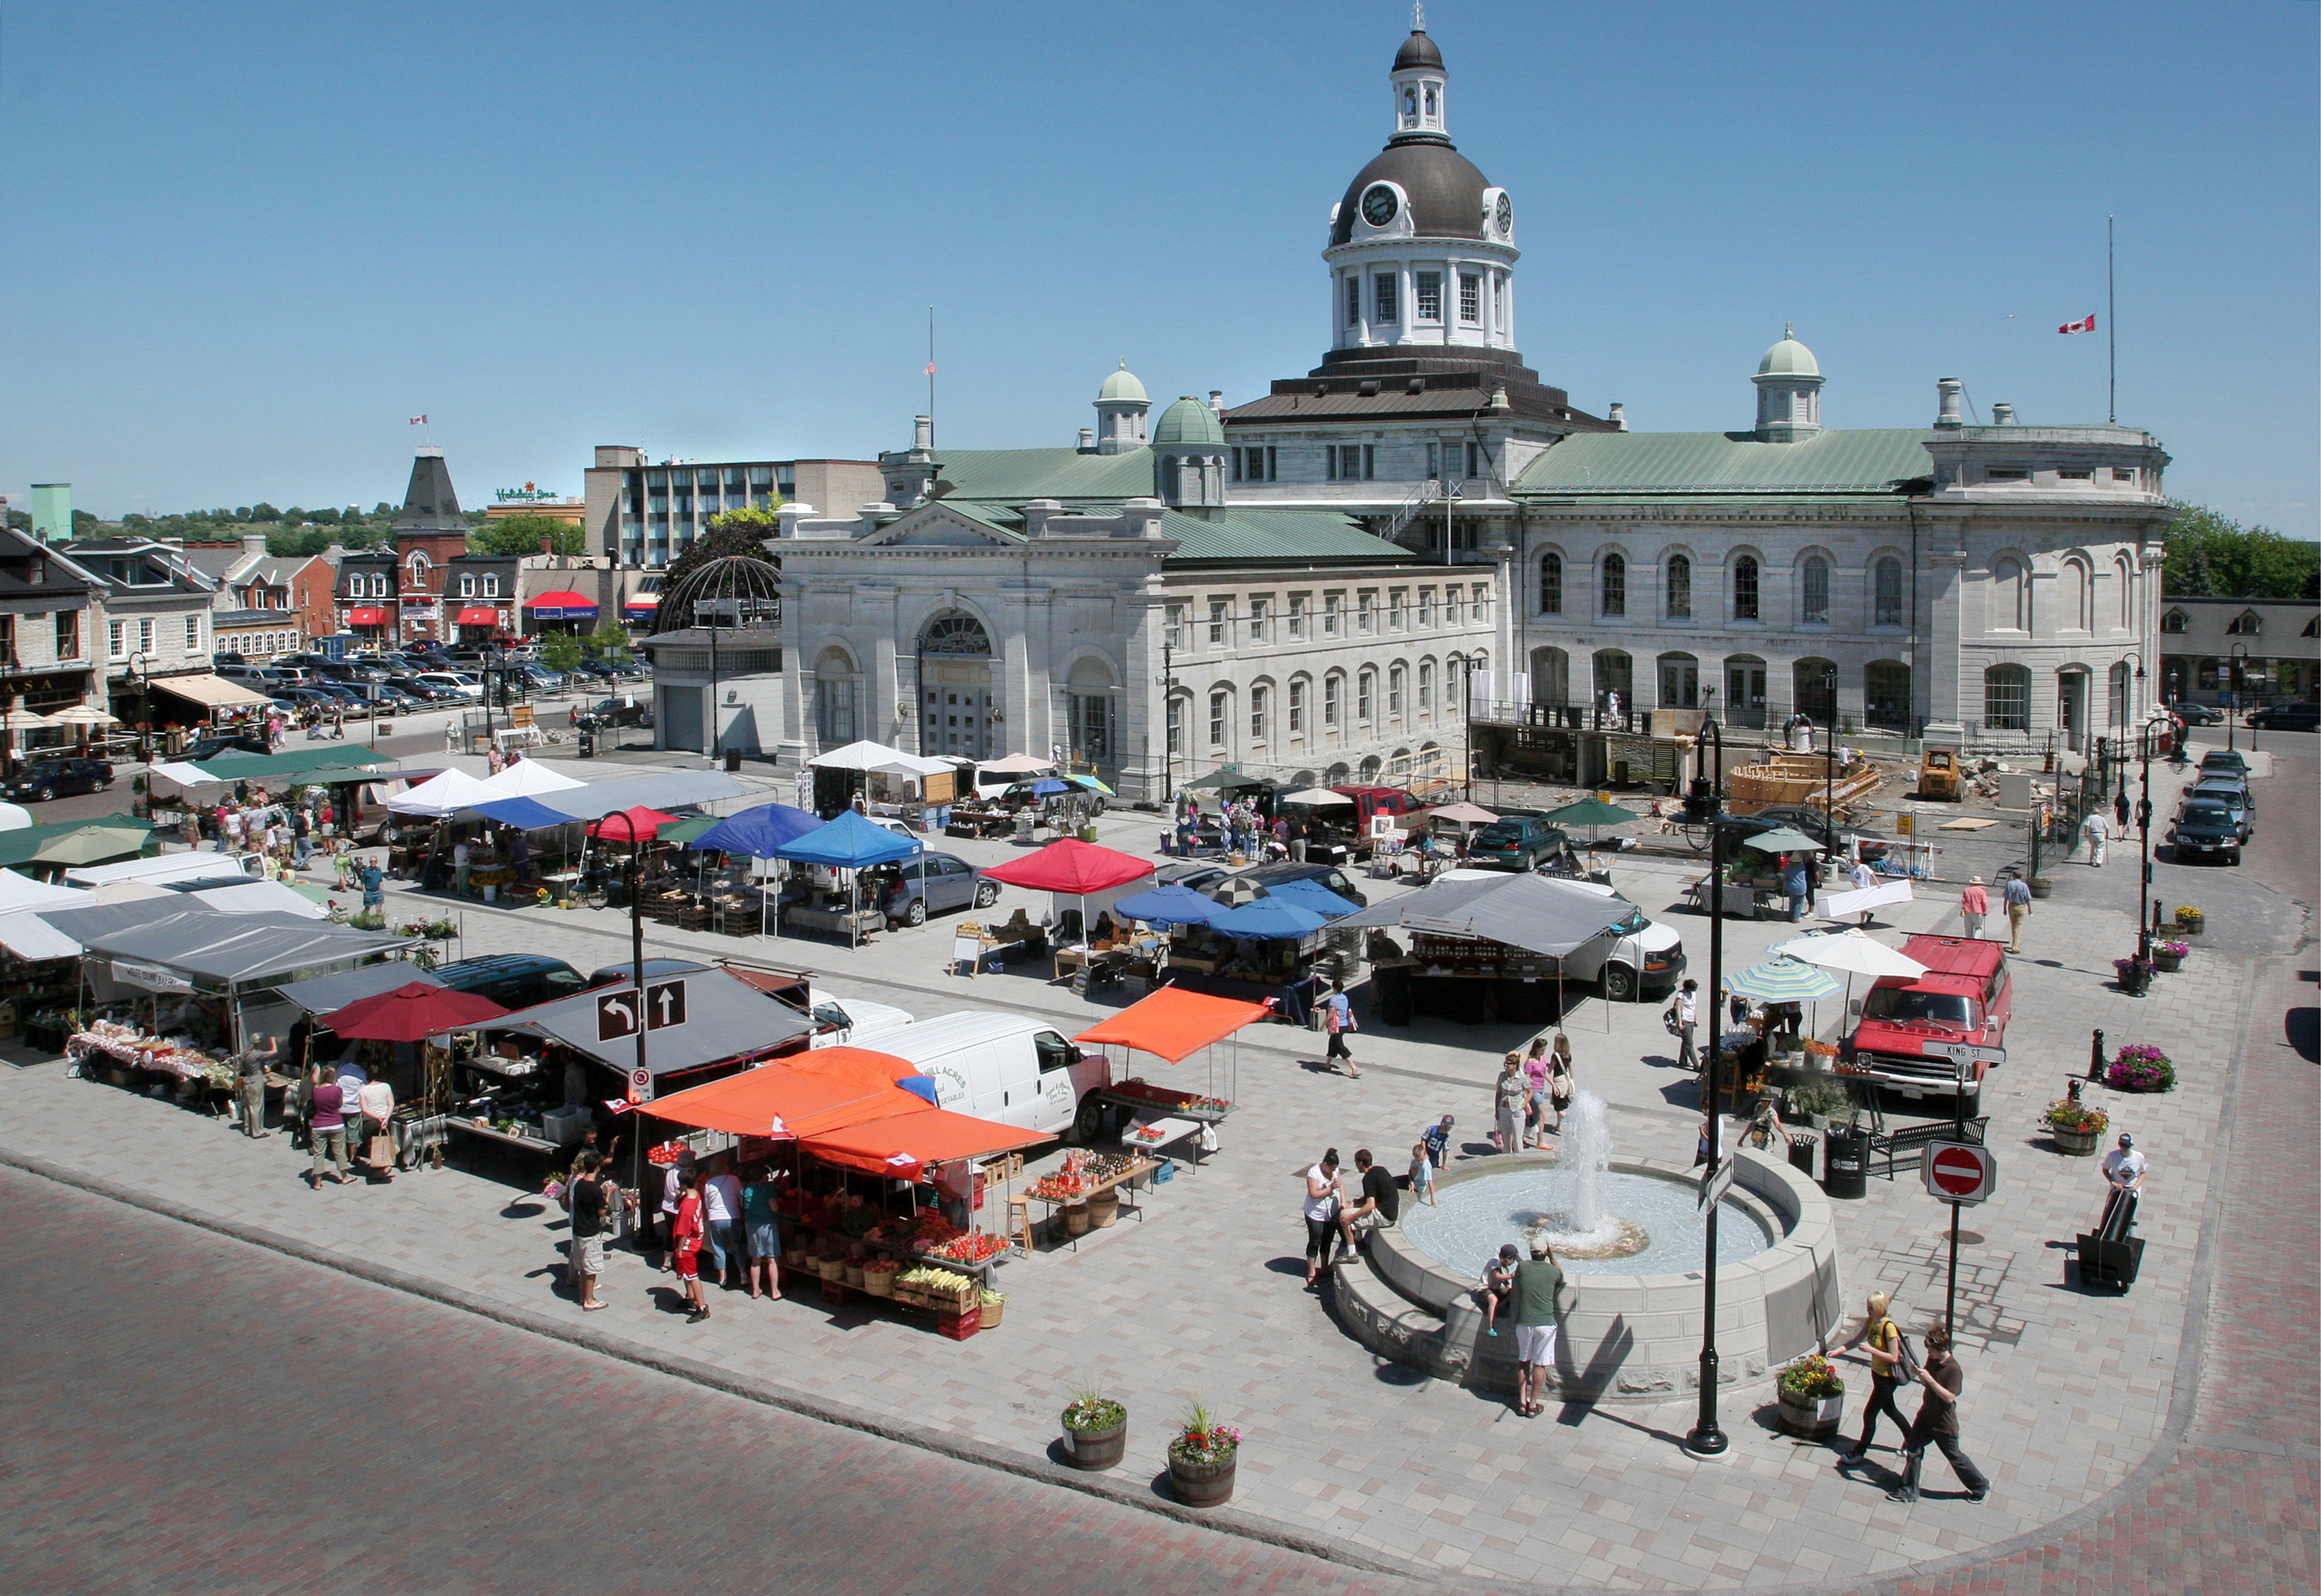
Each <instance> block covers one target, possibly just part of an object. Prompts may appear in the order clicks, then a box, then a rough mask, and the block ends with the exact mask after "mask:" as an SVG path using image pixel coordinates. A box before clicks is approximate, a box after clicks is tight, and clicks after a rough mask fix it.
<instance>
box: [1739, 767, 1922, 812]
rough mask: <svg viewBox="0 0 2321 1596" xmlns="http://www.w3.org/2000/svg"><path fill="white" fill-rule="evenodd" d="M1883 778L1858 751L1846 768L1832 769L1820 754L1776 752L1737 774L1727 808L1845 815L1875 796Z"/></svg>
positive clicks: (1743, 810)
mask: <svg viewBox="0 0 2321 1596" xmlns="http://www.w3.org/2000/svg"><path fill="white" fill-rule="evenodd" d="M1884 779H1885V778H1884V777H1883V776H1882V775H1881V774H1880V771H1879V769H1878V767H1877V766H1876V765H1875V764H1873V763H1871V762H1870V760H1868V759H1867V758H1865V757H1864V756H1863V755H1861V754H1860V753H1858V752H1857V753H1855V754H1853V755H1852V759H1851V760H1850V761H1849V762H1847V763H1844V764H1841V765H1834V766H1833V764H1832V763H1831V762H1830V761H1828V760H1827V759H1826V758H1825V757H1823V756H1821V755H1818V754H1810V753H1788V752H1772V753H1770V754H1769V755H1768V757H1767V758H1766V759H1765V760H1764V761H1763V762H1761V763H1759V764H1753V765H1743V766H1741V767H1740V768H1739V769H1738V770H1736V771H1734V772H1733V774H1732V775H1731V777H1730V778H1729V779H1728V782H1729V786H1728V791H1729V794H1730V797H1729V798H1728V801H1727V807H1728V808H1729V809H1730V810H1731V812H1732V813H1734V814H1735V815H1753V814H1755V813H1756V812H1757V811H1758V810H1760V809H1762V808H1764V807H1767V806H1768V805H1770V804H1802V805H1809V806H1811V807H1814V808H1816V809H1823V810H1827V809H1831V808H1834V809H1835V810H1836V812H1837V813H1838V814H1839V815H1843V814H1844V813H1845V812H1846V811H1847V810H1848V809H1851V808H1852V807H1855V806H1857V805H1859V804H1861V802H1862V801H1863V800H1864V799H1866V798H1869V796H1870V794H1871V793H1873V792H1875V791H1877V790H1878V784H1879V783H1880V781H1882V780H1884Z"/></svg>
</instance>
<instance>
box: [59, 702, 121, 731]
mask: <svg viewBox="0 0 2321 1596" xmlns="http://www.w3.org/2000/svg"><path fill="white" fill-rule="evenodd" d="M49 718H50V720H52V721H54V722H56V723H57V724H58V725H60V726H117V725H120V724H121V717H120V716H117V715H107V714H106V713H105V711H104V710H102V709H99V708H98V707H96V705H94V704H76V705H74V706H73V707H71V708H69V709H59V710H58V711H57V712H56V713H55V714H54V715H52V716H49Z"/></svg>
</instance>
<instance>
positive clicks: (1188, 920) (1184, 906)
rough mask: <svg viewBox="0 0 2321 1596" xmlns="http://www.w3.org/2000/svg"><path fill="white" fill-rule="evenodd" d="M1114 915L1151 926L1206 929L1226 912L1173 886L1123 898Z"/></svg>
mask: <svg viewBox="0 0 2321 1596" xmlns="http://www.w3.org/2000/svg"><path fill="white" fill-rule="evenodd" d="M1112 912H1113V913H1115V914H1116V915H1126V916H1127V917H1129V918H1130V919H1132V920H1142V921H1143V922H1144V923H1145V924H1146V925H1148V926H1206V925H1208V924H1210V923H1211V922H1213V921H1215V919H1216V918H1217V917H1218V916H1220V915H1222V914H1224V913H1225V912H1226V910H1225V906H1224V904H1222V903H1219V902H1218V901H1217V900H1216V899H1215V898H1204V897H1203V896H1202V895H1201V894H1199V893H1198V892H1196V891H1194V890H1193V889H1191V888H1190V887H1179V886H1175V885H1173V884H1172V885H1170V886H1167V887H1155V888H1154V889H1152V890H1151V891H1150V892H1139V893H1138V894H1136V896H1135V897H1133V898H1122V899H1120V900H1119V901H1118V902H1116V903H1115V904H1114V905H1113V906H1112Z"/></svg>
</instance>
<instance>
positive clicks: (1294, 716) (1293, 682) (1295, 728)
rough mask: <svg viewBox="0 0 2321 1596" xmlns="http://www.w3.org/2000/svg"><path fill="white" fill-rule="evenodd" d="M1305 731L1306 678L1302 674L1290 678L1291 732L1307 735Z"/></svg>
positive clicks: (1294, 734)
mask: <svg viewBox="0 0 2321 1596" xmlns="http://www.w3.org/2000/svg"><path fill="white" fill-rule="evenodd" d="M1305 733H1306V679H1305V678H1304V677H1302V676H1293V677H1291V678H1290V679H1289V734H1290V735H1291V736H1293V737H1299V736H1303V735H1305Z"/></svg>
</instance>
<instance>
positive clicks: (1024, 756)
mask: <svg viewBox="0 0 2321 1596" xmlns="http://www.w3.org/2000/svg"><path fill="white" fill-rule="evenodd" d="M980 768H981V769H983V770H987V771H997V772H998V773H999V774H1001V775H1007V776H1012V775H1018V774H1021V775H1027V776H1028V775H1030V774H1032V773H1033V772H1034V771H1052V770H1054V769H1055V768H1056V762H1055V761H1053V760H1051V759H1033V757H1032V756H1031V755H1030V754H1028V753H1011V754H1008V755H1007V756H1006V758H1004V759H988V760H984V761H982V762H981V766H980Z"/></svg>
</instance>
